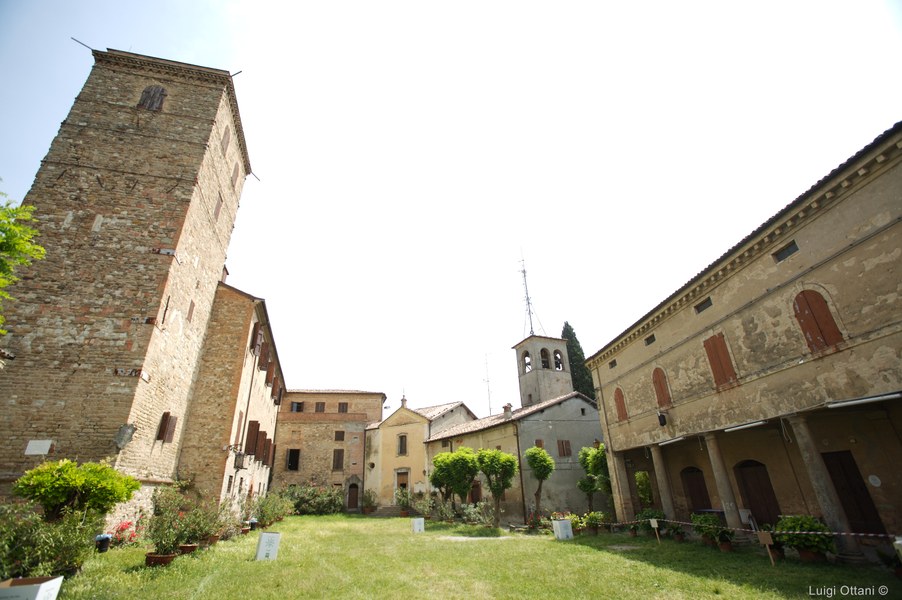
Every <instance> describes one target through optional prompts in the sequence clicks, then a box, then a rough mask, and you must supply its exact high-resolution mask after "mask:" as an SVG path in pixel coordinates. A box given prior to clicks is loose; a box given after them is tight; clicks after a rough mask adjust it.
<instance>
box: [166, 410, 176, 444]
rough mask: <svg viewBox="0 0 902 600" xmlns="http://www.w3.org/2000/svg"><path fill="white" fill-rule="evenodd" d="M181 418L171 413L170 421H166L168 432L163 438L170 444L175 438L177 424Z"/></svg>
mask: <svg viewBox="0 0 902 600" xmlns="http://www.w3.org/2000/svg"><path fill="white" fill-rule="evenodd" d="M178 421H179V418H178V417H176V416H175V415H169V421H167V423H166V434H165V436H164V438H163V442H165V443H167V444H169V443H171V442H172V440H173V439H174V438H175V424H176V423H178Z"/></svg>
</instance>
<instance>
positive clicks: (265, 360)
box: [257, 342, 269, 371]
mask: <svg viewBox="0 0 902 600" xmlns="http://www.w3.org/2000/svg"><path fill="white" fill-rule="evenodd" d="M257 368H258V369H260V370H261V371H263V370H265V369H268V368H269V344H267V343H266V342H263V343H261V344H260V358H259V359H257Z"/></svg>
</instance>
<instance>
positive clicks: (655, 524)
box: [648, 519, 658, 529]
mask: <svg viewBox="0 0 902 600" xmlns="http://www.w3.org/2000/svg"><path fill="white" fill-rule="evenodd" d="M648 522H649V523H650V524H651V528H652V529H657V528H658V520H657V519H649V520H648Z"/></svg>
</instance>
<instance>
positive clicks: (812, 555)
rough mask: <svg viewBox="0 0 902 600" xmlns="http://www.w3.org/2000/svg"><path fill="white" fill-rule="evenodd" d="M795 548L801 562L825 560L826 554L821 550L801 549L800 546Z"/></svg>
mask: <svg viewBox="0 0 902 600" xmlns="http://www.w3.org/2000/svg"><path fill="white" fill-rule="evenodd" d="M797 550H798V551H799V559H800V560H801V561H802V562H827V555H826V554H824V553H823V552H815V551H813V550H803V549H801V548H797Z"/></svg>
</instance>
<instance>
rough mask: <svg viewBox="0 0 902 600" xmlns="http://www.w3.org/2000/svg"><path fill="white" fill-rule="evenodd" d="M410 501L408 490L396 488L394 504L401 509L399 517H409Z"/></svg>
mask: <svg viewBox="0 0 902 600" xmlns="http://www.w3.org/2000/svg"><path fill="white" fill-rule="evenodd" d="M411 501H412V497H411V494H410V490H409V489H407V488H398V489H396V490H395V504H397V505H398V506H399V507H401V516H402V517H407V516H409V515H410V503H411Z"/></svg>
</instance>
